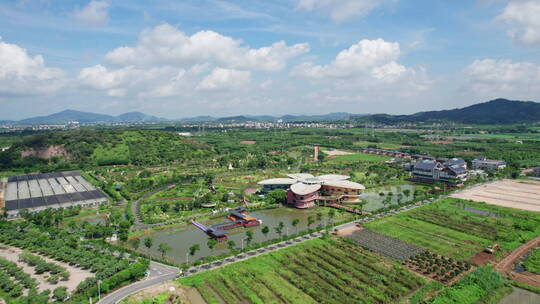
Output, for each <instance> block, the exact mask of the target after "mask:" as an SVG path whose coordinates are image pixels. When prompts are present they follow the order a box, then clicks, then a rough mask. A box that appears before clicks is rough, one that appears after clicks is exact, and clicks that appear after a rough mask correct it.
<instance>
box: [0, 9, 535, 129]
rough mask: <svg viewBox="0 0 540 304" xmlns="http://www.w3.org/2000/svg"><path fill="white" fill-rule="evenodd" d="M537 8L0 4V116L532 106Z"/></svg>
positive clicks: (169, 115)
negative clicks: (503, 101) (502, 101)
mask: <svg viewBox="0 0 540 304" xmlns="http://www.w3.org/2000/svg"><path fill="white" fill-rule="evenodd" d="M537 16H540V1H538V0H477V1H473V0H454V1H449V0H448V1H445V0H440V1H424V0H416V1H404V0H339V1H336V0H273V1H247V0H237V1H228V0H199V1H195V0H184V1H165V0H153V1H135V0H133V1H128V0H119V1H114V0H100V1H97V0H94V1H88V0H85V1H74V0H18V1H15V0H12V1H10V0H5V1H2V2H1V3H0V37H1V40H0V119H19V118H24V117H29V116H33V115H43V114H50V113H53V112H56V111H61V110H64V109H67V108H70V109H76V110H82V111H93V112H99V113H106V114H120V113H123V112H128V111H142V112H145V113H149V114H153V115H158V116H162V117H167V118H179V117H188V116H195V115H215V116H227V115H238V114H272V115H279V114H317V113H328V112H337V111H346V112H352V113H380V112H386V113H393V114H395V113H414V112H418V111H423V110H432V109H443V108H455V107H461V106H466V105H470V104H473V103H477V102H481V101H486V100H489V99H493V98H497V97H504V98H510V99H520V100H536V101H538V100H540V88H539V86H538V83H540V20H539V19H540V18H538V17H537Z"/></svg>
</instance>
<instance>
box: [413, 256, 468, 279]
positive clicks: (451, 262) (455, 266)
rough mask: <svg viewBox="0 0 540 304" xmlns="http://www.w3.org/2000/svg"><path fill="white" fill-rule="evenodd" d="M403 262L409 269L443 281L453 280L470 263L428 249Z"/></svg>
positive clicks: (466, 268)
mask: <svg viewBox="0 0 540 304" xmlns="http://www.w3.org/2000/svg"><path fill="white" fill-rule="evenodd" d="M405 263H406V264H405V265H406V266H407V267H408V268H409V269H411V270H413V271H415V272H418V273H421V274H423V275H425V276H427V277H430V278H431V279H434V280H438V281H441V282H444V283H448V282H450V281H452V280H454V279H455V278H457V277H459V276H460V275H462V274H463V273H465V272H466V271H468V270H469V269H471V265H470V264H469V263H467V262H463V261H457V260H455V259H453V258H447V257H444V256H442V255H439V254H436V253H431V252H429V251H424V252H422V253H421V254H417V255H415V256H413V257H411V258H409V259H408V260H407V261H406V262H405Z"/></svg>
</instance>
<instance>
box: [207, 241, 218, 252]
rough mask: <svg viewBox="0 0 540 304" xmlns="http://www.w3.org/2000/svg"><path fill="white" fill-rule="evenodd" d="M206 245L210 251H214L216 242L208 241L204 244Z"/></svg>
mask: <svg viewBox="0 0 540 304" xmlns="http://www.w3.org/2000/svg"><path fill="white" fill-rule="evenodd" d="M206 245H207V246H208V248H210V250H212V251H214V247H216V245H217V241H216V240H215V239H209V240H208V242H206Z"/></svg>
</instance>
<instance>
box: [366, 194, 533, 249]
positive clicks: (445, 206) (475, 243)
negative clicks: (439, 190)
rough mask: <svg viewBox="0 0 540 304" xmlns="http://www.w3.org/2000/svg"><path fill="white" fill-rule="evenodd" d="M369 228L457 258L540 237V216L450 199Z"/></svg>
mask: <svg viewBox="0 0 540 304" xmlns="http://www.w3.org/2000/svg"><path fill="white" fill-rule="evenodd" d="M366 227H368V228H370V229H372V230H374V231H377V232H380V233H384V234H387V235H390V236H393V237H396V238H399V239H401V240H404V241H406V242H409V243H411V244H414V245H417V246H420V247H423V248H425V249H429V250H432V251H434V252H437V253H439V254H442V255H446V256H451V257H454V258H457V259H461V260H463V259H467V258H469V257H471V256H472V255H474V253H476V252H477V251H480V250H482V249H483V248H485V247H486V246H488V245H490V244H494V243H499V244H501V246H502V248H503V250H506V251H510V250H513V249H515V248H517V247H518V246H519V245H521V244H523V243H525V242H526V241H528V240H530V239H532V238H534V237H535V236H536V235H538V234H540V214H537V213H533V212H526V211H521V210H516V209H511V208H504V207H499V206H493V205H487V204H484V203H476V202H470V201H465V200H460V199H454V198H447V199H444V200H440V201H437V202H435V203H432V204H430V205H427V206H423V207H420V208H417V209H414V210H411V211H408V212H404V213H400V214H397V215H394V216H389V217H385V218H382V219H380V220H376V221H373V222H370V223H368V224H366Z"/></svg>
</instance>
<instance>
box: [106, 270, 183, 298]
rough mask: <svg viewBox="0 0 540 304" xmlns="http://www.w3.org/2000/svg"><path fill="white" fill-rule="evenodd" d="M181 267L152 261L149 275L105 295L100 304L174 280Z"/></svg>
mask: <svg viewBox="0 0 540 304" xmlns="http://www.w3.org/2000/svg"><path fill="white" fill-rule="evenodd" d="M178 271H179V269H178V268H176V267H172V266H167V265H163V264H160V263H156V262H153V261H152V262H150V267H149V274H148V277H147V278H146V279H144V280H142V281H138V282H135V283H132V284H130V285H127V286H125V287H122V288H120V289H118V290H116V291H114V292H112V293H110V294H108V295H107V296H105V297H103V298H102V299H101V301H99V302H97V303H98V304H115V303H118V302H120V301H121V300H122V299H124V298H126V297H127V296H130V295H132V294H134V293H136V292H138V291H140V290H143V289H145V288H148V287H152V286H155V285H159V284H161V283H163V282H166V281H169V280H172V279H174V278H175V277H176V275H177V274H178Z"/></svg>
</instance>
